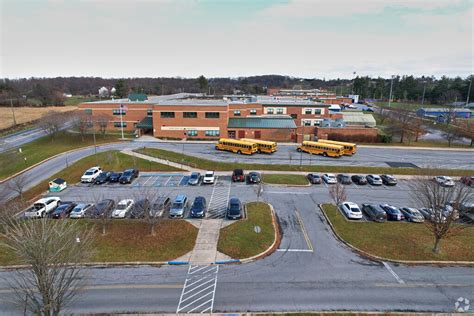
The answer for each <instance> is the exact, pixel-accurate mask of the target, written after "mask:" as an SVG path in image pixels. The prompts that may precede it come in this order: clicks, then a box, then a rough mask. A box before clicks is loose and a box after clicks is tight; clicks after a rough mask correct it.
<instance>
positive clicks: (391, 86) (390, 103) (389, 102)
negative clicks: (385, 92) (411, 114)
mask: <svg viewBox="0 0 474 316" xmlns="http://www.w3.org/2000/svg"><path fill="white" fill-rule="evenodd" d="M393 77H395V76H394V75H392V81H391V82H390V97H389V98H388V107H390V106H391V105H392V89H393Z"/></svg>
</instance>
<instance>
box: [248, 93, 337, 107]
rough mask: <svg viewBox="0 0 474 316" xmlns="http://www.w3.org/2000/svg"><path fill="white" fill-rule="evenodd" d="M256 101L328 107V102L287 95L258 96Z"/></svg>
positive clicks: (270, 103)
mask: <svg viewBox="0 0 474 316" xmlns="http://www.w3.org/2000/svg"><path fill="white" fill-rule="evenodd" d="M257 103H261V104H262V105H282V106H285V105H287V106H306V107H311V106H317V107H329V104H326V103H320V102H314V101H311V100H303V99H298V98H291V97H290V98H288V97H268V96H258V97H257Z"/></svg>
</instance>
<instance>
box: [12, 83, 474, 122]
mask: <svg viewBox="0 0 474 316" xmlns="http://www.w3.org/2000/svg"><path fill="white" fill-rule="evenodd" d="M470 87H471V86H469V88H470ZM10 107H11V109H12V114H13V127H16V117H15V110H14V108H13V99H10Z"/></svg>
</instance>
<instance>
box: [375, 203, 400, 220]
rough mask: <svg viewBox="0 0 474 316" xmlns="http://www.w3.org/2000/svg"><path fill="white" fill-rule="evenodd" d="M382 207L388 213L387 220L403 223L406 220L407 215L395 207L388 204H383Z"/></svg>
mask: <svg viewBox="0 0 474 316" xmlns="http://www.w3.org/2000/svg"><path fill="white" fill-rule="evenodd" d="M380 207H381V208H382V209H383V210H384V211H385V213H387V220H389V221H403V220H405V215H403V214H402V212H401V211H400V210H399V209H398V208H396V207H395V206H392V205H388V204H381V205H380Z"/></svg>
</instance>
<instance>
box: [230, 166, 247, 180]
mask: <svg viewBox="0 0 474 316" xmlns="http://www.w3.org/2000/svg"><path fill="white" fill-rule="evenodd" d="M232 181H233V182H244V181H245V174H244V171H243V170H242V169H234V171H233V172H232Z"/></svg>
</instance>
